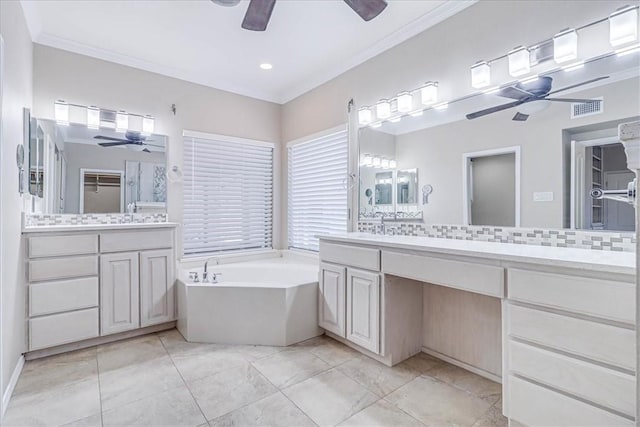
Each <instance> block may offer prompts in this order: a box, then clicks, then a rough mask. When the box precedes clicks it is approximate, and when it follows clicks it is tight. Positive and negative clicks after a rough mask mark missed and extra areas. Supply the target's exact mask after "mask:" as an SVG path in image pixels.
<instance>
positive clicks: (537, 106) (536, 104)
mask: <svg viewBox="0 0 640 427" xmlns="http://www.w3.org/2000/svg"><path fill="white" fill-rule="evenodd" d="M550 105H551V101H547V100H546V99H541V100H538V101H531V102H527V103H525V104H522V105H521V106H519V107H518V110H517V111H518V112H519V113H522V114H528V115H531V114H534V113H538V112H540V111H542V110H544V109H546V108H548V107H549V106H550Z"/></svg>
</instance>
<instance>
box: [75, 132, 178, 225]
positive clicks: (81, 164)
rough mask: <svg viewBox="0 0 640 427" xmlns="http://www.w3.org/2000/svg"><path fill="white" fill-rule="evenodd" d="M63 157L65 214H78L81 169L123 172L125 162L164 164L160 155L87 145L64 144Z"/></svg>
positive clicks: (163, 157)
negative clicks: (65, 162) (64, 160)
mask: <svg viewBox="0 0 640 427" xmlns="http://www.w3.org/2000/svg"><path fill="white" fill-rule="evenodd" d="M64 155H65V158H66V160H67V186H66V187H67V188H66V192H65V210H64V212H65V213H78V212H79V208H80V169H81V168H87V169H103V170H119V171H122V172H125V161H127V160H131V161H140V162H152V163H164V162H165V156H164V154H162V153H143V152H138V151H131V150H129V149H126V148H117V147H111V148H108V149H104V148H100V147H95V146H93V145H89V144H73V143H65V145H64ZM174 200H175V199H174ZM125 208H126V207H125Z"/></svg>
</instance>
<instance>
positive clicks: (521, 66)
mask: <svg viewBox="0 0 640 427" xmlns="http://www.w3.org/2000/svg"><path fill="white" fill-rule="evenodd" d="M529 61H530V59H529V49H527V48H526V47H524V46H518V47H516V48H515V49H513V50H512V51H511V52H509V74H511V75H512V76H513V77H518V76H521V75H523V74H527V73H528V72H529V71H530V70H531V65H530V62H529Z"/></svg>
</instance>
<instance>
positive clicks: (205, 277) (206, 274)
mask: <svg viewBox="0 0 640 427" xmlns="http://www.w3.org/2000/svg"><path fill="white" fill-rule="evenodd" d="M209 261H213V262H214V263H215V265H218V264H220V260H219V259H218V258H209V259H208V260H206V261H205V263H204V272H203V273H202V281H203V282H205V283H207V282H209V272H208V271H207V269H208V267H209ZM215 277H216V275H215V273H214V274H213V280H214V281H213V282H211V283H217V282H216V281H215V280H216V279H215Z"/></svg>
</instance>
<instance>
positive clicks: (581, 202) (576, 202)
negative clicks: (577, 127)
mask: <svg viewBox="0 0 640 427" xmlns="http://www.w3.org/2000/svg"><path fill="white" fill-rule="evenodd" d="M586 148H587V146H586V145H585V144H584V143H582V142H580V141H571V224H570V227H571V229H573V230H575V229H582V228H584V206H585V191H586V189H585V183H584V162H585V154H586Z"/></svg>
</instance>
